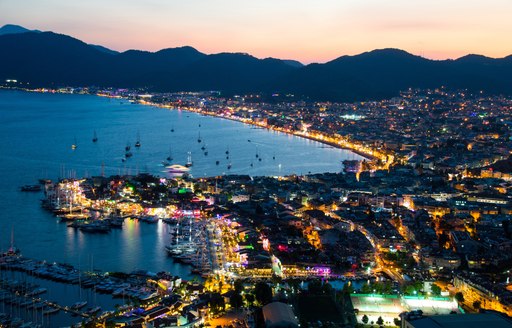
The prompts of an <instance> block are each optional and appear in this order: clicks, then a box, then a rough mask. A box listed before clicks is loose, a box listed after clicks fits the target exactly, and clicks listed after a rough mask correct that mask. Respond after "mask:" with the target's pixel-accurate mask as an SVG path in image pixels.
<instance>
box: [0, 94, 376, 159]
mask: <svg viewBox="0 0 512 328" xmlns="http://www.w3.org/2000/svg"><path fill="white" fill-rule="evenodd" d="M2 89H6V90H17V91H23V92H37V93H62V94H75V93H73V92H61V91H57V90H52V89H46V90H45V91H39V90H37V89H21V88H2ZM83 94H86V95H91V96H97V97H103V98H115V99H123V100H126V101H131V100H132V99H129V98H128V97H124V96H111V95H108V94H101V93H83ZM131 102H132V103H133V101H131ZM134 103H135V104H139V105H143V106H152V107H156V108H163V109H168V110H183V111H187V112H190V113H195V114H198V115H203V116H210V117H215V118H219V119H226V120H230V121H234V122H238V123H243V124H247V125H250V126H254V127H258V128H261V129H266V130H268V131H270V130H272V131H276V132H282V133H284V134H287V135H291V136H296V137H299V138H304V139H308V140H311V141H316V142H318V143H321V144H324V145H329V146H331V147H333V148H336V149H341V150H348V151H351V152H353V153H354V154H357V155H359V156H361V157H363V160H367V161H375V160H377V159H379V157H378V156H375V155H372V154H368V153H367V152H364V151H361V150H358V149H355V148H352V147H348V146H343V145H340V144H339V143H336V142H333V141H328V140H324V139H323V138H316V137H314V136H310V135H304V134H303V133H300V132H299V131H296V132H292V131H287V130H284V129H281V128H276V127H274V126H263V125H260V124H257V123H255V122H252V121H247V120H243V119H238V118H236V117H230V116H224V115H217V114H216V113H213V112H205V111H202V110H194V109H192V108H186V107H171V106H169V105H164V104H159V103H153V102H149V101H140V100H137V101H135V102H134Z"/></svg>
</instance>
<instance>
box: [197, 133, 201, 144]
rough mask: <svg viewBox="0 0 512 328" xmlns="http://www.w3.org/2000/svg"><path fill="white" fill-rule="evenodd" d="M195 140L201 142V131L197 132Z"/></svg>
mask: <svg viewBox="0 0 512 328" xmlns="http://www.w3.org/2000/svg"><path fill="white" fill-rule="evenodd" d="M197 142H198V143H201V132H199V135H198V137H197Z"/></svg>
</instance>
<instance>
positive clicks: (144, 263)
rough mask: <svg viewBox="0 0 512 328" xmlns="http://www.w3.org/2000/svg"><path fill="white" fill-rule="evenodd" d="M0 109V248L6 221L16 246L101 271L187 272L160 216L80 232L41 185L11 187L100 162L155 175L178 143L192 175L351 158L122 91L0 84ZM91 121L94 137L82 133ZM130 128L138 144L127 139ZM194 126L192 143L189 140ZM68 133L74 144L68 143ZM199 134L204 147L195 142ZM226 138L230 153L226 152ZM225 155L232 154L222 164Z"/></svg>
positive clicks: (323, 165) (315, 166)
mask: <svg viewBox="0 0 512 328" xmlns="http://www.w3.org/2000/svg"><path fill="white" fill-rule="evenodd" d="M0 111H1V115H2V117H3V122H4V123H3V126H2V129H1V130H0V152H1V153H2V157H1V159H0V161H1V167H2V169H3V170H2V173H1V175H2V180H3V183H2V186H1V187H0V188H1V189H2V190H1V191H2V195H3V197H2V198H1V199H0V202H1V205H2V208H3V209H4V210H3V213H2V214H1V223H2V224H1V225H0V235H1V236H4V237H3V238H2V243H1V244H0V248H2V249H4V250H5V249H6V248H7V247H8V243H9V238H8V236H9V234H10V229H11V226H14V229H15V239H16V244H17V245H18V246H19V248H21V250H22V252H23V254H25V255H26V256H29V257H33V258H38V259H46V260H49V261H59V262H66V263H71V264H74V265H75V266H78V264H79V262H80V263H82V264H84V263H88V264H90V263H91V262H93V263H94V267H97V268H100V269H103V270H110V271H117V270H119V271H133V270H135V269H145V270H150V271H161V270H166V271H170V272H172V273H173V274H177V275H181V276H184V277H187V276H189V272H190V267H188V266H183V265H180V264H177V263H175V262H173V260H172V259H170V258H168V256H167V255H166V253H165V251H164V245H165V244H166V243H167V242H168V236H169V235H168V230H167V229H168V227H167V226H166V225H165V224H163V223H161V222H160V223H158V224H157V225H150V224H146V223H144V222H137V221H130V220H127V221H126V222H125V227H124V229H123V230H117V231H112V232H111V233H109V234H106V235H102V234H94V235H84V234H83V233H81V232H80V231H76V230H74V229H71V228H67V227H66V225H65V224H62V223H60V222H59V221H58V219H56V218H55V217H54V216H52V215H51V214H49V213H46V212H45V211H43V210H42V209H41V207H40V202H39V199H40V198H42V194H39V193H35V194H32V193H20V192H19V187H20V186H21V185H25V184H34V183H35V182H36V181H37V179H39V178H51V179H55V178H57V177H59V176H61V177H62V176H70V175H71V176H76V177H80V176H91V175H99V174H101V171H102V167H103V170H104V172H105V175H111V174H119V173H120V174H124V173H131V174H135V173H137V172H143V171H147V172H150V173H153V174H160V175H163V174H164V173H163V172H162V171H164V167H163V166H162V165H161V162H162V161H164V160H166V158H167V157H168V156H169V152H170V148H171V151H172V155H173V157H174V160H173V163H178V164H185V161H186V157H187V152H188V151H191V152H192V159H193V161H194V165H193V167H192V168H191V171H190V172H191V174H192V175H194V176H195V177H201V176H205V175H208V176H211V175H217V174H223V173H241V174H252V175H278V174H281V175H284V174H291V173H298V174H300V173H308V172H324V171H331V172H336V171H339V170H340V169H341V160H343V159H358V158H360V157H359V156H357V155H354V154H352V153H350V152H348V151H344V150H339V149H334V148H330V147H328V146H325V145H322V144H319V143H317V142H314V141H311V140H307V139H302V138H297V137H293V136H289V135H286V134H284V133H279V132H268V131H267V130H265V129H256V128H254V127H251V126H249V125H244V124H241V123H237V122H232V121H228V120H221V119H216V118H212V117H204V116H200V115H197V114H194V113H189V112H180V111H168V110H164V109H155V108H152V107H148V106H142V105H132V104H130V103H129V102H127V101H125V100H124V101H119V100H109V99H105V98H99V97H94V96H83V95H52V94H32V93H22V92H1V93H0ZM171 129H174V132H171ZM94 131H96V133H97V136H98V142H97V143H93V142H92V138H93V134H94ZM137 131H139V133H140V138H141V145H142V146H141V147H140V149H134V147H133V145H134V143H135V141H136V138H137ZM199 132H200V133H201V138H202V139H203V140H202V143H198V142H197V138H198V133H199ZM75 138H76V143H77V149H76V150H74V151H73V150H72V149H71V145H72V144H73V143H74V140H75ZM249 140H250V141H249ZM127 142H130V143H131V145H132V150H131V152H132V153H133V157H131V158H129V159H128V160H127V161H126V162H122V158H123V155H124V153H125V150H124V148H125V146H126V144H127ZM203 144H205V145H206V147H207V149H208V155H204V151H203V150H202V149H201V147H202V145H203ZM228 148H229V152H230V154H229V157H230V158H229V159H226V154H225V151H226V150H227V149H228ZM256 154H258V158H257V157H256V156H255V155H256ZM274 156H275V158H276V159H275V160H274V159H273V157H274ZM259 159H261V161H260V160H259ZM217 160H218V161H219V162H220V163H219V165H218V166H217V165H216V164H215V162H216V161H217ZM228 163H231V164H232V168H231V169H230V170H228V169H227V165H228ZM251 163H252V164H253V165H252V166H251Z"/></svg>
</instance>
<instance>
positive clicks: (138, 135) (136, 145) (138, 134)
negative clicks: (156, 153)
mask: <svg viewBox="0 0 512 328" xmlns="http://www.w3.org/2000/svg"><path fill="white" fill-rule="evenodd" d="M135 147H137V148H139V147H140V133H139V132H137V141H135Z"/></svg>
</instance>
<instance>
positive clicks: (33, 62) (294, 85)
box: [0, 27, 512, 101]
mask: <svg viewBox="0 0 512 328" xmlns="http://www.w3.org/2000/svg"><path fill="white" fill-rule="evenodd" d="M3 29H5V27H4V28H2V30H3ZM9 29H11V30H12V28H9ZM9 29H8V30H9ZM15 30H20V29H15ZM0 49H6V50H5V51H1V52H0V63H1V64H0V81H3V80H5V79H17V80H18V81H23V82H29V83H30V84H31V85H33V86H63V85H70V86H86V85H87V86H90V85H96V86H105V87H106V86H112V87H145V88H148V89H149V90H154V91H201V90H219V91H222V92H224V93H225V94H232V93H240V92H262V93H274V92H286V93H293V94H296V95H299V96H305V97H309V98H310V99H313V100H336V101H354V100H370V99H383V98H389V97H392V96H395V95H397V94H398V93H399V91H401V90H405V89H407V88H410V87H413V88H416V87H418V88H432V87H440V86H446V87H449V88H457V89H469V90H472V91H480V90H484V91H486V92H489V93H501V94H508V95H510V94H512V56H508V57H505V58H500V59H494V58H488V57H484V56H479V55H467V56H464V57H461V58H459V59H457V60H440V61H436V60H429V59H425V58H422V57H419V56H414V55H411V54H409V53H407V52H405V51H402V50H398V49H381V50H374V51H370V52H365V53H362V54H359V55H356V56H342V57H339V58H337V59H334V60H332V61H330V62H327V63H325V64H310V65H306V66H304V65H302V64H300V63H299V62H296V61H290V60H280V59H275V58H266V59H258V58H255V57H253V56H251V55H248V54H244V53H220V54H213V55H207V54H204V53H201V52H199V51H197V50H196V49H194V48H192V47H180V48H169V49H163V50H160V51H157V52H146V51H139V50H129V51H125V52H122V53H118V52H115V51H111V50H109V49H106V48H103V47H101V46H93V45H88V44H86V43H84V42H82V41H80V40H77V39H74V38H72V37H69V36H66V35H61V34H55V33H52V32H41V33H30V32H27V31H25V32H23V33H8V34H4V35H0Z"/></svg>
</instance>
